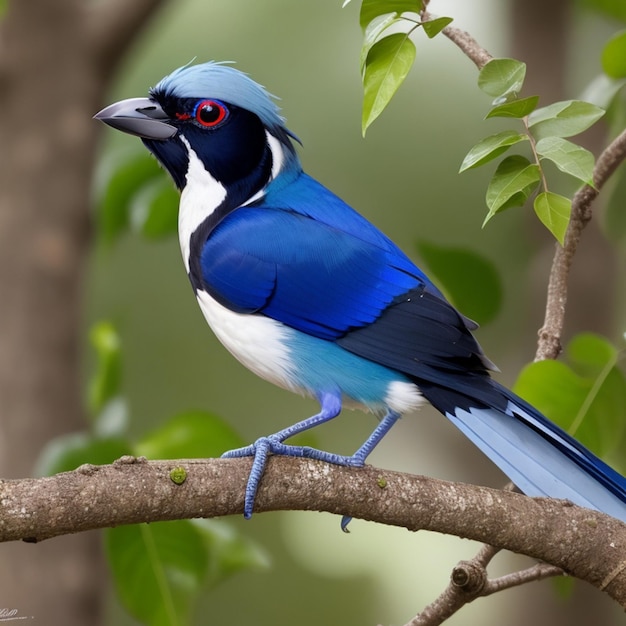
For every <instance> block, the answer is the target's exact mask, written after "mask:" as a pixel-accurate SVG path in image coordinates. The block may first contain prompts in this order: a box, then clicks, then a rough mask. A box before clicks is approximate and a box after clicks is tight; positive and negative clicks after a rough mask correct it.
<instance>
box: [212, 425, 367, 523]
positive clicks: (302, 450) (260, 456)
mask: <svg viewBox="0 0 626 626" xmlns="http://www.w3.org/2000/svg"><path fill="white" fill-rule="evenodd" d="M270 454H279V455H281V456H293V457H297V458H307V459H314V460H316V461H323V462H325V463H332V464H334V465H343V466H347V467H362V466H363V465H364V463H365V457H364V456H363V455H361V454H359V453H358V452H357V453H356V454H354V455H352V456H344V455H341V454H334V453H333V452H325V451H323V450H317V449H316V448H311V447H309V446H292V445H288V444H285V443H283V442H282V440H281V439H280V437H279V436H278V435H270V436H269V437H261V438H260V439H257V440H256V441H255V442H254V443H253V444H252V445H250V446H245V447H244V448H237V449H235V450H229V451H228V452H225V453H224V454H223V455H222V458H226V459H232V458H240V457H246V456H251V457H254V460H253V462H252V469H251V470H250V476H249V477H248V484H247V485H246V494H245V499H244V509H243V515H244V517H245V518H246V519H250V518H251V517H252V511H253V510H254V501H255V499H256V494H257V491H258V489H259V484H260V482H261V478H262V477H263V472H264V471H265V466H266V465H267V458H268V456H269V455H270ZM346 526H347V523H346ZM342 528H344V525H343V524H342ZM344 530H345V528H344Z"/></svg>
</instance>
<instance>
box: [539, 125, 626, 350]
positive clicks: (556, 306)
mask: <svg viewBox="0 0 626 626" xmlns="http://www.w3.org/2000/svg"><path fill="white" fill-rule="evenodd" d="M625 158H626V130H624V131H622V133H621V134H620V135H619V136H618V137H616V138H615V139H614V140H613V141H612V142H611V143H610V144H609V146H608V147H607V148H606V149H605V150H604V151H603V152H602V154H601V155H600V156H599V157H598V160H597V162H596V165H595V168H594V170H593V183H594V186H593V187H592V186H590V185H584V186H583V187H581V188H580V189H579V190H578V191H577V192H576V194H575V195H574V198H573V199H572V214H571V217H570V222H569V225H568V227H567V231H566V233H565V241H564V243H563V246H562V247H561V246H560V245H558V244H556V250H555V253H554V259H553V261H552V267H551V269H550V278H549V282H548V294H547V300H546V313H545V318H544V322H543V326H542V327H541V329H540V330H539V341H538V345H537V353H536V355H535V360H536V361H543V360H544V359H556V358H557V357H558V356H559V354H560V352H561V337H562V334H563V325H564V322H565V306H566V304H567V282H568V278H569V271H570V267H571V265H572V261H573V259H574V255H575V254H576V250H577V248H578V244H579V242H580V237H581V234H582V231H583V230H584V228H585V226H587V224H588V223H589V220H590V219H591V205H592V204H593V202H594V200H595V199H596V198H597V197H598V194H599V192H600V190H601V189H602V187H603V186H604V184H605V183H606V181H607V180H608V179H609V178H610V177H611V175H612V174H613V173H614V172H615V170H616V169H617V168H618V167H619V166H620V164H621V163H622V162H623V161H624V159H625Z"/></svg>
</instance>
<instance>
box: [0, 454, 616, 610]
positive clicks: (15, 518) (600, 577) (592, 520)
mask: <svg viewBox="0 0 626 626" xmlns="http://www.w3.org/2000/svg"><path fill="white" fill-rule="evenodd" d="M250 466H251V462H250V459H208V460H185V461H146V460H144V459H135V458H133V457H123V458H122V459H120V460H119V461H117V462H115V463H114V464H112V465H102V466H92V465H85V466H82V467H80V468H78V469H77V470H75V471H73V472H66V473H62V474H57V475H56V476H52V477H49V478H38V479H31V478H28V479H20V480H2V481H0V541H14V540H19V539H22V540H24V541H29V542H37V541H41V540H43V539H48V538H51V537H55V536H58V535H63V534H69V533H75V532H80V531H84V530H90V529H94V528H104V527H110V526H118V525H121V524H135V523H139V522H151V521H163V520H174V519H189V518H195V517H218V516H223V515H232V514H235V513H240V512H241V511H242V510H243V494H244V488H245V484H246V482H247V480H248V473H249V471H250ZM176 468H178V470H177V471H175V472H174V473H172V470H174V469H176ZM287 477H288V478H287ZM284 509H289V510H319V511H327V512H330V513H337V514H341V515H349V516H351V517H354V518H359V519H363V520H369V521H376V522H379V523H383V524H390V525H393V526H402V527H404V528H407V529H408V530H412V531H417V530H431V531H435V532H440V533H446V534H453V535H456V536H459V537H465V538H468V539H474V540H476V541H481V542H486V543H489V544H490V545H492V546H495V548H497V549H500V548H504V549H507V550H512V551H513V552H518V553H521V554H526V555H528V556H530V557H533V558H536V559H540V560H542V561H545V562H546V563H549V564H551V565H553V566H555V567H558V568H561V569H562V570H564V571H565V572H567V573H569V574H571V575H572V576H576V577H578V578H581V579H583V580H586V581H588V582H589V583H591V584H592V585H594V586H596V587H598V588H599V589H602V590H603V591H605V592H606V593H608V594H609V595H610V596H611V597H612V598H613V599H615V600H616V601H617V602H619V603H620V604H621V605H622V606H623V607H625V608H626V524H623V523H621V522H620V521H618V520H615V519H612V518H610V517H608V516H606V515H604V514H602V513H598V512H595V511H590V510H587V509H583V508H580V507H576V506H574V505H572V504H571V503H569V502H566V501H561V500H552V499H547V498H537V499H533V498H528V497H526V496H524V495H521V494H518V493H513V492H510V491H497V490H494V489H488V488H486V487H479V486H475V485H465V484H461V483H449V482H444V481H441V480H436V479H432V478H425V477H423V476H413V475H409V474H401V473H399V472H392V471H387V470H380V469H377V468H373V467H365V468H358V469H356V468H346V467H340V466H336V465H329V464H325V463H320V462H318V461H312V460H308V459H294V458H290V457H279V456H274V457H271V458H270V460H269V463H268V467H267V470H266V472H265V474H264V476H263V479H262V482H261V487H260V489H259V493H258V496H257V506H256V510H257V512H262V511H270V510H284ZM460 512H462V515H461V514H459V513H460ZM482 558H483V560H485V557H484V556H483V557H482ZM488 558H490V557H488ZM488 558H487V560H488ZM494 590H495V588H494Z"/></svg>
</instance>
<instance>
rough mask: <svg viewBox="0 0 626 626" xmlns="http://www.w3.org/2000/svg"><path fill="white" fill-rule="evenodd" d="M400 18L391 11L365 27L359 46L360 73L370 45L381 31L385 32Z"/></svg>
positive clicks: (376, 39) (363, 67)
mask: <svg viewBox="0 0 626 626" xmlns="http://www.w3.org/2000/svg"><path fill="white" fill-rule="evenodd" d="M400 19H401V18H399V17H398V15H397V14H396V13H392V14H390V15H387V16H386V17H385V18H383V19H381V20H377V21H376V22H372V23H371V24H369V25H368V26H367V28H366V29H365V35H364V36H363V45H362V46H361V54H360V57H359V68H360V70H361V74H362V73H363V70H364V69H365V61H366V60H367V55H368V54H369V51H370V50H371V48H372V46H373V45H374V44H375V43H376V41H378V38H379V37H380V36H381V35H382V34H383V32H385V31H386V30H387V29H388V28H389V27H390V26H392V25H393V24H396V23H397V22H399V21H400Z"/></svg>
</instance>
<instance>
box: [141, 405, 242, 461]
mask: <svg viewBox="0 0 626 626" xmlns="http://www.w3.org/2000/svg"><path fill="white" fill-rule="evenodd" d="M242 445H243V442H242V440H241V437H239V435H237V433H236V432H235V431H234V430H233V428H231V426H229V425H228V424H227V423H226V422H224V421H223V420H222V419H220V418H219V417H217V416H216V415H213V414H212V413H207V412H204V411H188V412H185V413H180V414H178V415H175V416H174V417H172V418H171V419H170V420H168V421H167V422H166V423H165V424H164V425H163V426H161V427H160V428H157V429H156V430H154V431H152V432H151V433H149V434H148V435H146V436H145V437H144V438H143V439H142V440H141V441H140V442H139V443H137V444H136V446H135V453H136V454H137V455H138V456H145V457H147V458H149V459H181V458H185V459H195V458H209V457H217V456H220V455H221V454H222V453H223V452H226V450H232V449H233V448H239V447H241V446H242Z"/></svg>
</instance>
